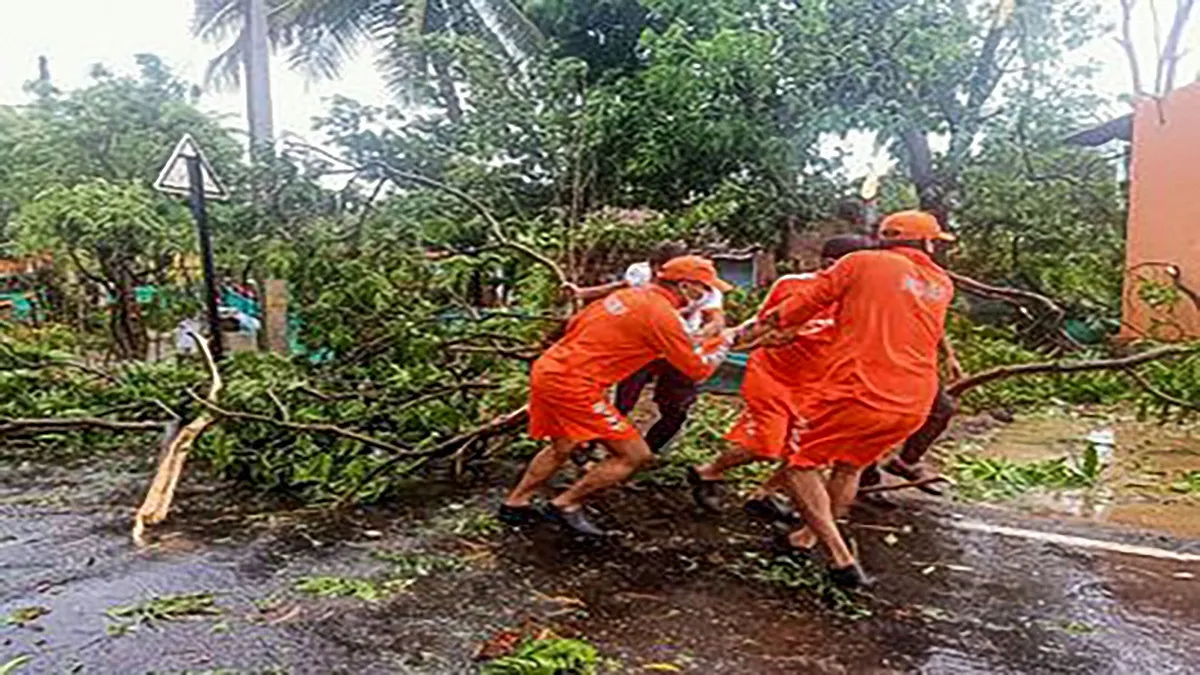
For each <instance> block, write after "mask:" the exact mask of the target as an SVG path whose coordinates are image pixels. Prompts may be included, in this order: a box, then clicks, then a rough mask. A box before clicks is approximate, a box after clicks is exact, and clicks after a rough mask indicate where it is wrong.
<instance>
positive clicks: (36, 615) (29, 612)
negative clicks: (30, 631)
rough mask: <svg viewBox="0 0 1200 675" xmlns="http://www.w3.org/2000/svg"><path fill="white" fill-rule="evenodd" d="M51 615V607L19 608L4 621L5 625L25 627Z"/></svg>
mask: <svg viewBox="0 0 1200 675" xmlns="http://www.w3.org/2000/svg"><path fill="white" fill-rule="evenodd" d="M49 613H50V608H49V607H40V606H33V607H18V608H17V609H14V610H13V611H12V613H11V614H9V615H8V616H7V617H6V618H5V619H4V625H6V626H19V627H24V626H27V625H29V624H31V623H33V622H34V621H37V620H38V619H40V618H41V617H43V616H45V615H47V614H49Z"/></svg>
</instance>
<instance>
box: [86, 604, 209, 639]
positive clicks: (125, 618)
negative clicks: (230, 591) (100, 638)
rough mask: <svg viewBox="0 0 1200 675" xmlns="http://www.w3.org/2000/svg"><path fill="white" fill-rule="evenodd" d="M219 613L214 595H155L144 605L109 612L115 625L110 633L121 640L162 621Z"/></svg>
mask: <svg viewBox="0 0 1200 675" xmlns="http://www.w3.org/2000/svg"><path fill="white" fill-rule="evenodd" d="M220 613H221V609H220V608H219V607H217V606H216V605H215V604H213V596H212V594H211V593H187V594H183V595H164V596H156V597H154V598H151V599H150V600H147V601H145V602H141V603H137V604H134V605H124V606H121V607H113V608H112V609H109V610H108V612H107V614H108V616H109V618H111V619H113V620H115V621H116V623H113V624H109V626H108V634H109V635H110V636H112V637H119V636H121V635H124V634H125V633H127V632H129V631H131V630H136V629H137V627H138V626H140V625H141V624H149V625H153V624H154V623H156V622H159V621H180V620H184V619H193V618H199V617H206V616H216V615H219V614H220Z"/></svg>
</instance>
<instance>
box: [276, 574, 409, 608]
mask: <svg viewBox="0 0 1200 675" xmlns="http://www.w3.org/2000/svg"><path fill="white" fill-rule="evenodd" d="M415 581H416V579H412V578H408V579H403V578H401V579H388V580H384V581H378V580H373V579H360V578H354V577H334V576H313V577H303V578H301V579H299V580H297V581H296V585H295V588H296V590H298V591H300V592H302V593H308V594H311V595H316V596H319V597H322V598H348V597H353V598H356V599H358V600H362V601H364V602H378V601H380V600H386V599H387V598H388V597H390V596H392V595H393V594H395V593H397V592H399V591H402V590H404V589H406V588H408V587H409V586H411V585H412V584H413V582H415Z"/></svg>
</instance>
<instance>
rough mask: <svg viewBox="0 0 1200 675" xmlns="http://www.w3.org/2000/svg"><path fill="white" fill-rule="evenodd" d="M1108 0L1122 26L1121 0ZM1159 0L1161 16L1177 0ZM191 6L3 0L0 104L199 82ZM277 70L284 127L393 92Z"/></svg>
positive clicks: (200, 64)
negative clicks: (156, 79)
mask: <svg viewBox="0 0 1200 675" xmlns="http://www.w3.org/2000/svg"><path fill="white" fill-rule="evenodd" d="M1103 2H1104V3H1105V5H1106V6H1108V7H1109V13H1110V17H1109V18H1110V21H1111V22H1112V23H1113V25H1116V22H1117V19H1118V16H1119V0H1103ZM1141 4H1146V3H1145V2H1143V3H1141ZM1159 4H1160V5H1162V7H1161V8H1160V9H1161V12H1162V13H1163V14H1164V15H1165V14H1167V10H1168V8H1172V7H1173V5H1174V3H1172V2H1162V3H1159ZM191 8H192V0H32V1H31V0H0V104H5V103H20V102H22V101H24V100H25V95H24V93H23V91H22V85H23V83H24V82H26V81H27V80H30V79H33V77H34V76H35V74H36V72H37V57H38V56H39V55H46V56H48V57H49V58H50V70H51V75H52V77H53V79H54V82H55V84H56V85H57V86H58V87H59V88H60V89H70V88H74V87H78V86H82V85H84V84H86V83H87V79H88V78H87V74H88V71H89V69H90V68H91V66H92V65H93V64H96V63H103V64H105V65H106V66H108V67H109V68H110V69H112V70H115V71H117V72H129V71H132V70H133V69H134V67H135V66H134V63H133V58H132V57H133V55H134V54H137V53H142V52H148V53H152V54H156V55H158V56H160V57H162V58H163V59H164V60H165V61H166V62H167V64H168V65H170V66H171V67H172V69H173V70H174V71H175V72H176V73H177V74H178V75H180V76H181V77H183V78H184V79H186V80H189V81H193V82H199V81H200V80H201V78H202V77H203V74H204V67H205V64H206V63H207V61H208V59H209V58H211V57H212V56H213V55H215V54H216V53H217V51H218V47H217V46H215V45H211V44H206V43H203V42H200V41H199V40H195V39H193V38H192V37H191V35H190V32H189V25H190V20H191ZM1138 18H1139V22H1138V24H1137V25H1136V33H1137V40H1138V42H1139V46H1140V48H1141V51H1142V59H1143V68H1144V69H1147V70H1148V69H1149V66H1150V60H1151V55H1152V53H1153V49H1154V40H1153V28H1152V26H1151V24H1150V20H1149V12H1147V11H1146V8H1145V7H1143V8H1142V12H1141V14H1140V16H1139V17H1138ZM1114 37H1115V35H1114ZM1184 46H1185V47H1190V48H1191V49H1190V53H1189V54H1188V55H1187V56H1186V57H1185V59H1184V61H1183V63H1182V65H1181V67H1180V71H1179V72H1180V77H1179V81H1180V82H1181V83H1183V82H1188V81H1191V80H1193V79H1195V78H1196V76H1197V74H1198V72H1200V16H1197V17H1194V18H1193V21H1192V24H1191V26H1190V28H1189V31H1188V34H1187V36H1186V38H1185V40H1184ZM1089 53H1090V54H1092V55H1094V56H1095V57H1096V58H1098V59H1100V60H1101V61H1102V63H1103V65H1104V69H1103V72H1102V76H1101V80H1100V86H1101V87H1102V89H1103V90H1104V92H1105V93H1108V94H1111V95H1112V96H1113V97H1114V98H1115V97H1116V96H1117V95H1118V94H1121V93H1124V92H1127V91H1129V89H1130V88H1131V87H1130V85H1129V73H1128V67H1127V66H1126V64H1125V60H1124V56H1123V54H1122V52H1121V50H1120V48H1119V47H1118V46H1117V44H1116V42H1115V40H1113V39H1101V40H1099V41H1098V42H1097V43H1096V44H1094V45H1092V46H1091V47H1089ZM271 76H272V82H271V83H272V95H273V98H274V108H275V126H276V130H277V133H283V132H291V133H295V134H299V135H306V136H311V132H310V120H311V118H312V117H314V116H317V115H320V114H322V113H323V112H324V111H325V108H326V106H325V102H324V101H325V99H326V98H327V97H329V96H330V95H332V94H334V93H339V94H343V95H345V96H349V97H351V98H355V99H358V100H360V101H362V102H364V103H383V102H386V101H387V93H386V90H385V89H384V87H383V85H382V82H381V81H380V78H379V77H378V76H377V75H376V74H375V71H374V68H373V65H372V63H371V58H370V55H364V56H363V57H362V58H360V59H359V60H358V61H356V62H355V63H352V64H351V65H350V67H349V68H347V69H346V72H345V73H344V74H343V77H342V79H341V80H339V81H337V82H322V83H316V84H312V83H306V82H305V81H304V78H303V77H301V76H300V75H297V74H296V73H293V72H290V71H289V70H287V68H286V66H285V64H283V63H280V62H278V61H276V62H275V63H273V64H272V72H271ZM1143 77H1144V79H1152V75H1150V76H1143ZM243 105H244V104H243V98H242V94H241V93H239V92H227V93H215V92H210V93H208V94H207V95H206V96H205V98H204V99H203V101H202V107H204V108H205V109H208V110H211V111H214V112H218V113H221V114H225V115H228V116H229V117H228V119H227V124H228V125H229V126H233V127H238V128H245V120H244V108H243ZM312 140H317V139H315V138H313V139H312ZM854 145H859V144H858V143H855V144H854ZM868 150H869V148H868Z"/></svg>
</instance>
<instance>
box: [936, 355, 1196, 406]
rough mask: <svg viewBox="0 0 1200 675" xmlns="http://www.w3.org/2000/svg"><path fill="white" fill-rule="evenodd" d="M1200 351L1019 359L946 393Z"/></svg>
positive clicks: (1116, 367)
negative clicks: (1084, 358)
mask: <svg viewBox="0 0 1200 675" xmlns="http://www.w3.org/2000/svg"><path fill="white" fill-rule="evenodd" d="M1197 353H1200V346H1197V345H1171V346H1167V347H1158V348H1156V349H1151V350H1149V351H1145V352H1142V353H1140V354H1134V355H1131V356H1125V357H1121V358H1117V359H1095V360H1088V361H1046V362H1038V363H1019V364H1016V365H1011V366H998V367H996V368H992V369H990V370H985V371H983V372H981V373H976V374H974V375H969V376H967V377H964V378H963V379H961V380H958V381H957V382H954V383H952V384H950V386H948V387H946V393H948V394H950V395H951V396H954V397H959V396H962V394H963V393H964V392H966V391H967V390H968V389H973V388H975V387H979V386H982V385H985V384H990V383H992V382H996V381H997V380H1003V379H1007V378H1010V377H1015V376H1017V375H1053V374H1065V373H1083V372H1089V371H1096V370H1128V369H1130V368H1133V367H1135V366H1140V365H1142V364H1144V363H1149V362H1151V361H1157V360H1159V359H1165V358H1169V357H1173V356H1184V355H1187V354H1197Z"/></svg>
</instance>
